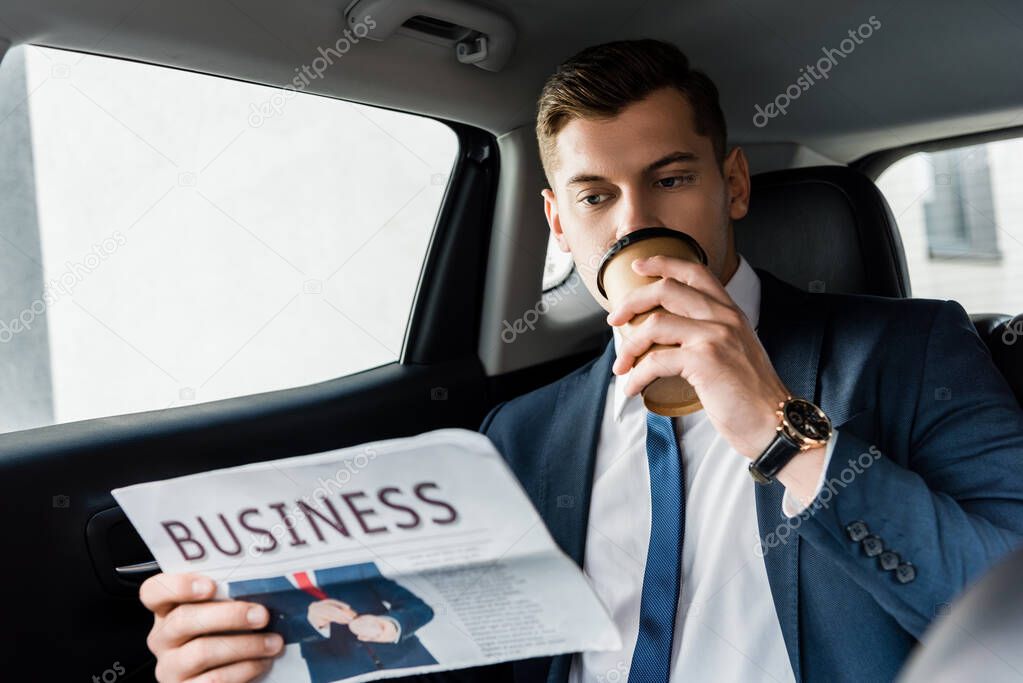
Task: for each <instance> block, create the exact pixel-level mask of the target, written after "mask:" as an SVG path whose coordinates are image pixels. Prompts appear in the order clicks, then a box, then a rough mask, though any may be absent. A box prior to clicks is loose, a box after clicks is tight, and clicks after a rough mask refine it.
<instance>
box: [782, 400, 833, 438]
mask: <svg viewBox="0 0 1023 683" xmlns="http://www.w3.org/2000/svg"><path fill="white" fill-rule="evenodd" d="M785 420H786V421H787V422H788V423H789V424H790V425H791V426H792V429H793V430H794V431H795V432H796V433H797V434H799V435H801V436H803V437H805V438H807V439H811V440H813V441H818V442H824V441H827V440H828V438H830V437H831V421H830V420H828V417H827V415H825V414H824V413H823V411H821V409H820V408H818V407H817V406H815V405H814V404H812V403H810V402H809V401H807V400H804V399H801V398H795V399H792V400H791V401H789V402H787V403H786V404H785Z"/></svg>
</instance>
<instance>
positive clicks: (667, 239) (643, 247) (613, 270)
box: [597, 228, 707, 417]
mask: <svg viewBox="0 0 1023 683" xmlns="http://www.w3.org/2000/svg"><path fill="white" fill-rule="evenodd" d="M656 255H663V256H672V257H675V258H681V259H686V260H688V261H696V262H697V263H702V264H703V265H707V254H706V253H705V252H704V251H703V248H702V247H700V245H699V244H698V243H697V241H696V240H694V239H693V238H692V237H690V236H689V235H687V234H685V233H683V232H679V231H677V230H671V229H669V228H642V229H640V230H636V231H633V232H631V233H629V234H628V235H626V236H625V237H623V238H621V239H620V240H618V241H617V242H615V243H614V244H613V245H611V248H610V249H608V250H607V253H606V254H604V258H603V259H601V261H600V266H599V267H598V269H597V290H598V291H599V292H600V294H601V296H603V297H604V298H606V299H607V300H608V301H610V302H611V305H612V306H615V307H616V306H618V304H619V303H621V301H622V299H623V298H624V297H625V295H626V294H628V293H629V292H631V291H632V290H634V289H636V288H637V287H642V286H643V285H645V284H649V283H651V282H656V281H657V280H659V279H660V278H659V277H650V276H647V275H640V274H639V273H637V272H636V271H634V270H633V269H632V262H633V261H634V260H636V259H638V258H646V257H648V256H656ZM663 310H664V308H663V307H661V306H658V307H657V308H654V309H651V310H650V311H647V312H645V313H640V314H639V315H637V316H635V317H634V318H633V319H632V320H630V321H629V322H628V323H626V324H625V325H624V326H623V328H624V329H623V330H622V331H623V334H624V336H625V337H626V338H628V336H629V330H630V329H633V328H635V326H636V325H639V324H640V323H642V322H643V321H644V320H646V319H647V317H649V316H650V314H652V313H654V312H655V311H663ZM667 348H671V347H670V346H669V345H667V344H654V345H652V346H651V347H650V349H648V350H647V351H646V352H645V353H644V354H643V355H642V356H640V357H639V358H637V359H636V363H639V361H641V360H642V359H643V358H645V357H646V355H647V354H648V353H650V351H654V350H656V349H667ZM642 395H643V404H644V405H645V406H646V408H647V410H650V411H651V412H654V413H657V414H658V415H665V416H667V417H678V416H680V415H688V414H689V413H694V412H696V411H697V410H701V409H702V408H703V406H702V405H701V404H700V399H699V397H698V396H697V395H696V391H695V390H694V389H693V386H692V385H691V384H689V382H687V381H686V380H684V379H682V377H659V378H657V379H655V380H654V381H653V382H651V383H650V384H648V385H647V386H646V387H644V389H643V391H642Z"/></svg>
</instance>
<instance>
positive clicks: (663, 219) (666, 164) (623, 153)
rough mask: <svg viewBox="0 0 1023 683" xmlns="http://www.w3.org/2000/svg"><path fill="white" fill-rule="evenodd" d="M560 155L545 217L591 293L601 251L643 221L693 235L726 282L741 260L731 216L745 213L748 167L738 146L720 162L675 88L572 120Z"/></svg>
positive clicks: (547, 193) (605, 304) (563, 131)
mask: <svg viewBox="0 0 1023 683" xmlns="http://www.w3.org/2000/svg"><path fill="white" fill-rule="evenodd" d="M556 144H557V147H556V149H557V158H556V162H555V167H554V169H553V175H554V177H553V178H552V179H551V181H552V182H553V184H554V188H553V189H545V190H544V191H543V197H544V210H545V212H546V214H547V222H548V223H549V224H550V228H551V231H552V232H553V233H554V236H555V238H556V239H557V241H558V245H559V246H560V248H561V250H562V251H564V252H571V253H572V258H573V260H574V261H575V265H576V268H577V270H578V271H579V273H580V274H581V275H582V277H583V282H585V284H586V287H587V289H589V290H590V294H592V295H593V298H594V299H596V300H597V302H599V303H600V304H601V306H603V307H604V308H605V309H606V310H611V309H610V304H609V303H608V301H607V300H606V299H604V297H602V296H600V294H599V292H598V291H597V285H596V279H597V273H596V271H597V266H598V265H599V263H600V259H601V257H602V256H603V255H604V252H606V251H607V250H608V248H610V246H611V245H612V244H614V242H615V241H617V240H618V239H620V238H622V237H624V236H625V235H627V234H629V233H631V232H633V231H635V230H638V229H640V228H645V227H665V228H671V229H673V230H679V231H681V232H685V233H688V234H689V235H691V236H692V237H694V238H695V239H696V241H697V242H699V243H700V246H702V247H703V249H704V250H705V251H706V252H707V258H708V260H709V264H708V267H709V268H710V270H711V272H713V273H714V274H715V275H716V276H717V277H718V279H719V280H721V281H722V282H727V280H728V279H729V278H730V277H731V275H732V273H733V272H734V271H735V268H736V266H737V265H738V261H737V257H736V255H735V248H734V245H733V242H732V234H731V232H732V230H731V221H732V220H736V219H739V218H742V217H743V216H744V215H746V210H747V207H748V202H749V170H748V167H747V165H746V158H745V156H744V155H743V153H742V150H741V149H738V148H736V149H733V150H732V152H731V153H730V154H728V156H727V157H726V158H725V163H724V169H723V170H722V169H721V168H719V167H718V164H717V161H716V159H715V157H714V146H713V144H712V142H711V140H710V138H709V137H705V136H702V135H699V134H698V133H697V132H696V129H695V126H694V117H693V109H692V107H691V106H690V104H689V102H688V100H687V99H686V98H685V96H683V95H682V94H681V93H680V92H678V91H677V90H675V89H674V88H662V89H660V90H656V91H654V92H653V93H651V94H650V96H648V97H647V98H646V99H644V100H642V101H639V102H635V103H633V104H631V105H629V106H628V107H626V108H625V109H623V110H622V111H621V112H620V113H619V114H618V116H615V117H614V118H610V119H600V120H597V119H573V120H572V121H570V122H569V123H567V124H566V125H565V126H564V127H563V128H562V129H561V132H559V133H558V136H557V139H556Z"/></svg>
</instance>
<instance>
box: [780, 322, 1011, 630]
mask: <svg viewBox="0 0 1023 683" xmlns="http://www.w3.org/2000/svg"><path fill="white" fill-rule="evenodd" d="M906 377H907V381H912V380H913V378H915V379H916V380H917V382H916V384H914V385H910V386H913V387H914V388H915V389H916V390H917V392H918V393H917V395H916V398H915V400H916V408H915V411H914V416H913V424H912V426H911V428H910V429H909V432H908V433H909V434H910V438H909V443H908V445H907V447H906V450H907V452H906V453H884V452H882V451H880V450H879V447H878V446H877V445H876V444H877V442H878V440H876V439H875V438H874V436H872V435H876V434H877V433H878V432H877V431H876V429H875V428H874V427H873V425H868V424H862V423H861V424H859V425H857V424H855V423H856V420H850V422H848V423H846V424H845V425H843V427H842V434H841V438H840V439H838V441H837V444H836V447H835V452H834V454H833V457H832V459H831V462H830V463H829V464H828V468H827V477H826V480H827V481H826V484H825V486H824V488H823V489H822V490H821V491H820V492H819V493H818V496H817V498H815V499H814V500H813V501H811V503H810V505H809V506H808V508H807V509H806V510H805V511H804V512H803V513H802V514H801V515H800V517H799V519H800V520H801V524H799V526H798V533H799V534H800V536H801V538H803V539H804V540H806V541H808V542H810V543H812V544H814V546H815V547H816V548H818V549H819V550H820V551H821V552H823V553H825V554H826V555H828V556H829V557H831V558H832V559H833V560H834V561H835V562H836V563H837V564H838V565H839V566H840V567H841V568H842V569H844V570H845V571H846V572H847V573H848V574H849V575H850V577H851V578H852V579H853V580H854V581H856V582H857V583H858V584H859V585H860V586H862V587H863V588H864V589H865V590H867V591H868V592H870V593H871V595H872V596H873V597H874V598H875V599H876V600H877V602H878V604H880V605H881V607H882V608H883V609H885V611H887V612H888V613H889V614H891V615H892V616H893V617H894V618H895V619H896V620H897V621H898V622H899V624H901V625H902V627H903V628H905V629H906V630H907V631H908V632H910V633H911V634H913V635H914V636H916V637H920V635H921V634H922V633H923V631H924V629H925V628H926V627H927V625H928V624H929V623H930V621H931V620H932V619H933V617H934V616H935V615H936V614H937V613H938V611H939V609H940V608H941V607H942V606H943V605H945V604H947V603H948V602H950V601H951V600H952V599H954V597H955V596H956V595H957V594H958V593H960V592H961V591H962V590H963V589H964V588H966V587H967V585H968V584H970V583H971V582H972V581H973V580H975V579H977V578H978V577H979V576H980V575H981V574H983V573H984V572H985V571H987V570H988V569H989V568H990V567H991V566H992V565H993V564H994V563H995V562H997V561H998V560H999V559H1001V558H1002V557H1003V556H1005V555H1006V554H1008V553H1009V552H1011V551H1012V550H1013V549H1015V548H1017V547H1019V546H1020V545H1023V412H1021V411H1020V408H1019V406H1018V404H1017V403H1016V400H1015V397H1014V396H1013V395H1012V393H1011V392H1010V390H1009V387H1008V386H1007V384H1006V382H1005V380H1004V378H1003V377H1002V376H1001V374H1000V373H999V372H998V370H997V368H996V367H995V366H994V364H993V363H992V362H991V358H990V355H989V352H988V350H987V347H985V346H984V344H983V342H982V341H981V340H980V338H979V337H978V336H977V334H976V332H975V331H974V328H973V325H972V323H971V322H970V320H969V317H968V316H967V315H966V312H965V311H964V310H963V308H962V307H961V306H960V305H959V304H957V303H955V302H943V303H941V304H939V305H938V306H937V312H936V314H935V315H934V318H933V321H932V324H931V330H930V333H929V335H928V338H927V346H926V351H925V354H924V357H923V361H922V367H921V368H919V369H918V370H917V372H916V374H913V373H910V372H907V373H906ZM907 393H908V392H907ZM910 396H912V394H910ZM874 417H875V418H876V424H880V425H882V427H881V429H883V424H884V420H883V418H884V416H883V415H876V416H874ZM882 441H883V440H882ZM899 463H906V465H905V466H904V465H901V464H899ZM825 499H827V500H825ZM856 523H860V524H856ZM865 533H866V534H869V536H868V538H873V539H876V541H874V540H871V541H867V542H865V540H864V539H863V538H859V539H857V540H854V538H855V537H857V536H862V535H863V534H865ZM877 541H879V542H880V544H881V546H879V545H878V543H877ZM868 544H869V545H871V546H872V547H871V548H870V552H869V554H868V547H867V546H868ZM879 547H883V550H884V551H890V552H892V553H895V554H896V556H897V557H896V558H894V559H897V561H898V563H899V566H901V567H903V569H901V570H899V571H896V570H895V569H885V568H883V567H882V566H881V557H880V556H879V555H877V554H876V552H877V551H878V548H879ZM886 559H887V564H888V565H889V566H891V564H892V560H893V556H892V555H888V556H887V557H886ZM905 567H908V569H906V568H905ZM900 576H901V579H902V580H900Z"/></svg>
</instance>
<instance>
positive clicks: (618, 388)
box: [611, 254, 760, 422]
mask: <svg viewBox="0 0 1023 683" xmlns="http://www.w3.org/2000/svg"><path fill="white" fill-rule="evenodd" d="M725 291H726V292H728V296H730V297H732V300H733V301H734V302H735V303H736V305H737V306H738V307H739V308H740V310H742V312H743V313H744V314H745V315H746V318H747V320H749V323H750V327H752V328H753V329H754V330H755V329H757V325H758V323H759V322H760V278H759V277H758V276H757V274H756V271H754V270H753V267H752V266H750V264H749V262H747V261H746V259H744V258H743V257H742V254H739V267H738V268H736V270H735V273H733V274H732V277H731V278H730V279H729V280H728V282H727V283H726V284H725ZM611 334H612V337H613V338H614V345H615V356H616V357H617V355H618V350H619V348H620V347H621V343H622V336H621V332H620V331H619V328H617V327H615V328H612V333H611ZM631 375H632V370H629V372H628V373H626V374H624V375H614V376H612V380H611V381H612V382H613V384H614V418H615V421H616V422H618V421H620V420H621V419H622V411H623V410H624V409H625V404H626V403H627V402H628V401H630V400H639V398H640V397H639V396H638V395H637V396H633V397H631V398H629V397H628V396H626V395H625V385H626V384H627V383H628V381H629V377H630V376H631Z"/></svg>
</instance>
